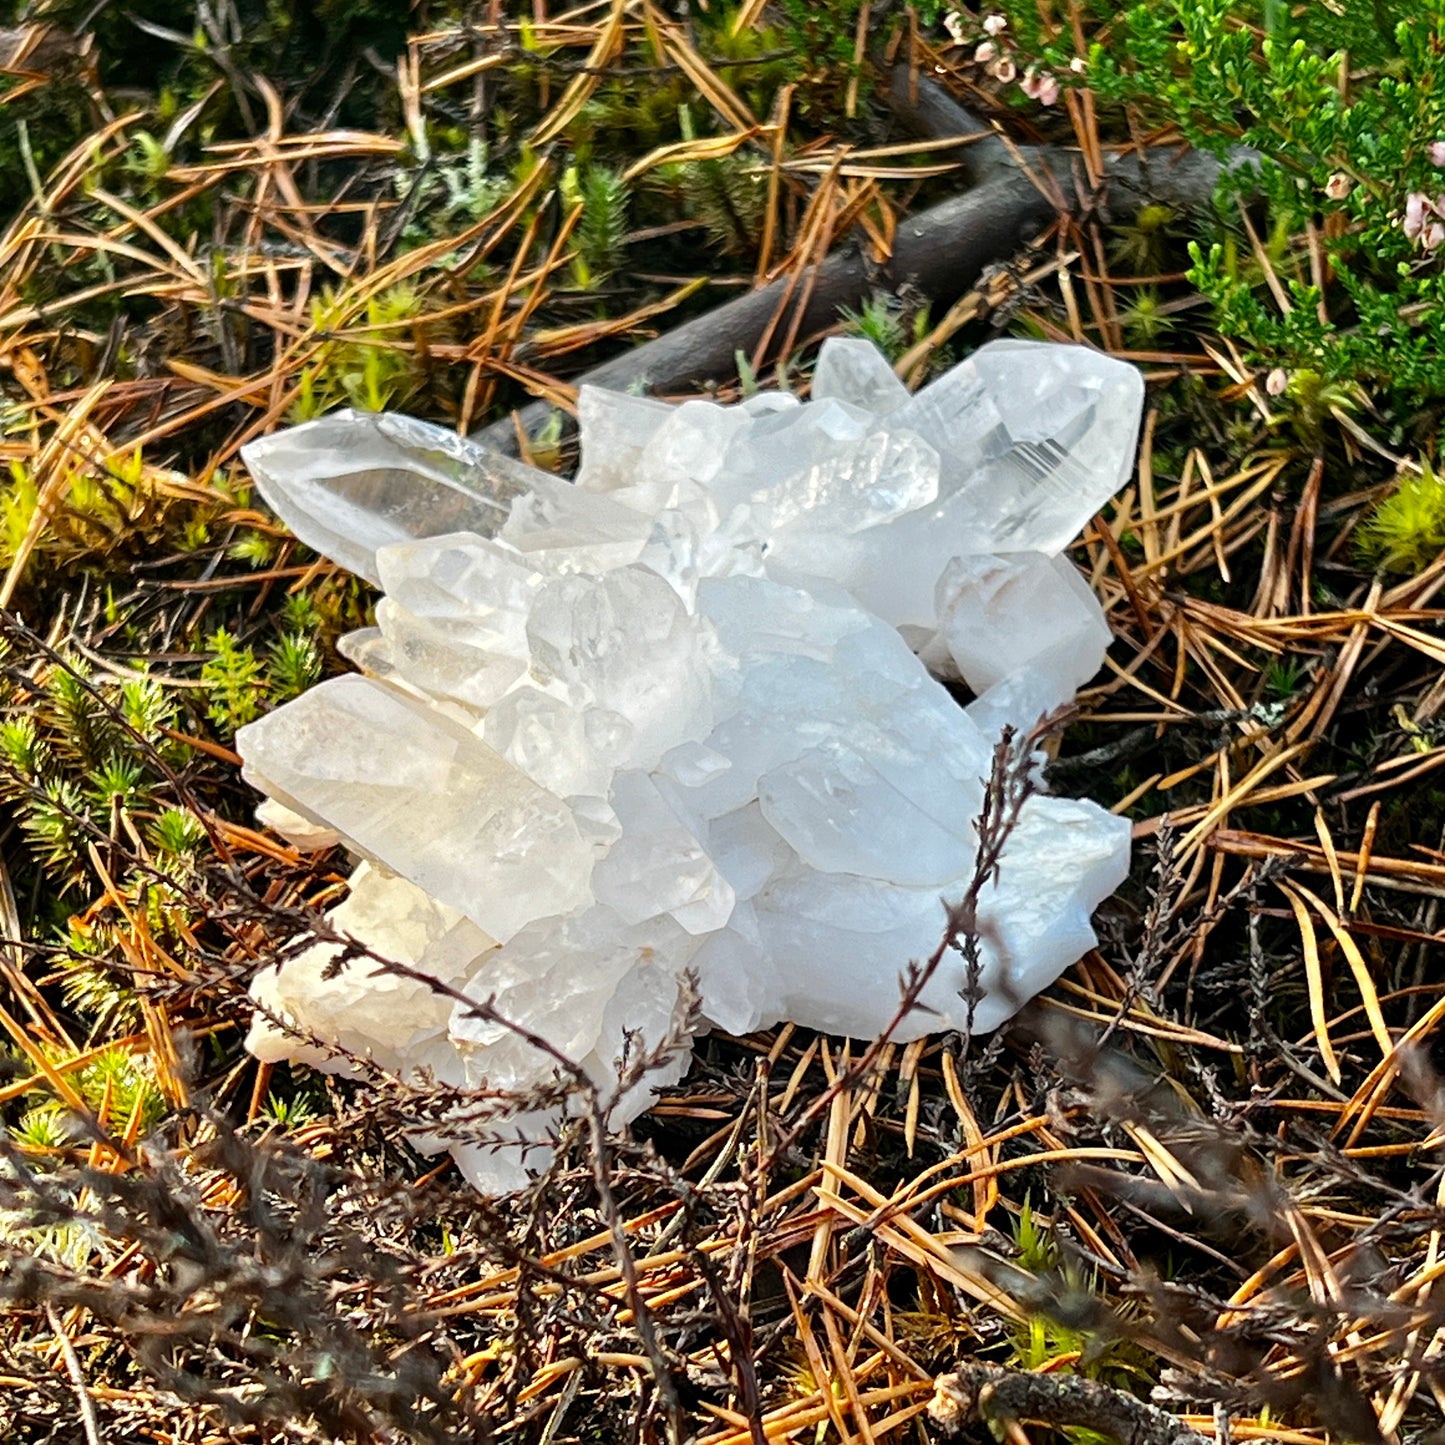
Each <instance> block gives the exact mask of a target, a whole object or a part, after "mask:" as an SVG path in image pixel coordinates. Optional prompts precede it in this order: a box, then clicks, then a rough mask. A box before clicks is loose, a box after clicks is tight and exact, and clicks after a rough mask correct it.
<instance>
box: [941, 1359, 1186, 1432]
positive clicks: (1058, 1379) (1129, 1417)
mask: <svg viewBox="0 0 1445 1445" xmlns="http://www.w3.org/2000/svg"><path fill="white" fill-rule="evenodd" d="M928 1415H929V1418H930V1419H931V1420H932V1421H933V1423H934V1424H935V1425H937V1426H938V1428H939V1429H940V1430H942V1431H943V1432H944V1433H945V1434H946V1435H956V1434H958V1433H959V1432H960V1431H962V1430H963V1429H964V1428H965V1427H966V1426H968V1425H972V1424H974V1423H976V1422H977V1423H982V1424H1006V1423H1012V1422H1017V1421H1024V1420H1033V1421H1037V1422H1039V1423H1040V1424H1043V1425H1047V1426H1049V1427H1050V1428H1051V1429H1061V1428H1065V1427H1074V1428H1076V1429H1084V1430H1093V1431H1096V1432H1097V1433H1098V1434H1100V1435H1107V1436H1108V1437H1109V1438H1110V1439H1111V1440H1119V1441H1122V1442H1123V1445H1205V1439H1204V1436H1202V1435H1200V1434H1199V1433H1198V1432H1197V1431H1195V1430H1192V1429H1190V1427H1189V1426H1188V1425H1185V1424H1183V1423H1181V1422H1180V1421H1179V1420H1177V1419H1175V1417H1174V1416H1173V1415H1171V1414H1170V1413H1169V1412H1168V1411H1167V1410H1160V1409H1159V1408H1157V1407H1156V1406H1154V1405H1148V1404H1146V1403H1145V1402H1144V1401H1143V1400H1138V1399H1135V1397H1134V1396H1133V1395H1129V1394H1126V1393H1125V1392H1124V1391H1123V1390H1116V1389H1113V1388H1112V1387H1111V1386H1109V1385H1101V1384H1099V1383H1098V1382H1097V1381H1094V1380H1084V1379H1080V1378H1079V1376H1077V1375H1035V1374H1030V1373H1028V1372H1027V1371H1024V1370H1006V1369H1003V1368H1002V1367H1001V1366H999V1365H987V1364H984V1363H982V1362H981V1361H977V1360H971V1361H968V1362H967V1363H965V1364H962V1365H960V1366H959V1367H958V1369H957V1370H955V1371H954V1372H953V1373H952V1374H951V1375H940V1376H939V1377H938V1378H937V1379H936V1380H935V1381H934V1396H933V1399H932V1401H931V1402H930V1403H929V1406H928Z"/></svg>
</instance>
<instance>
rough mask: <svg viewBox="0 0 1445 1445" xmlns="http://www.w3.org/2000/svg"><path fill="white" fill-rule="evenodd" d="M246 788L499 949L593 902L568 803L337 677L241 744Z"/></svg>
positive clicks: (472, 745) (471, 741)
mask: <svg viewBox="0 0 1445 1445" xmlns="http://www.w3.org/2000/svg"><path fill="white" fill-rule="evenodd" d="M236 744H237V747H238V748H239V749H240V750H241V755H242V757H244V758H245V759H246V769H245V775H246V778H247V780H248V781H249V782H251V783H252V784H253V785H254V786H256V787H258V788H260V789H261V790H262V791H263V792H265V793H267V794H269V795H270V796H271V797H273V798H276V799H278V800H280V801H281V802H283V803H284V804H286V806H287V807H290V808H292V809H294V810H295V811H296V812H298V813H300V814H301V815H302V816H303V817H308V818H322V819H325V820H326V821H328V822H329V823H330V824H331V825H332V826H333V827H334V828H335V829H336V831H337V832H338V833H339V834H340V835H341V836H342V837H343V838H344V839H345V840H346V842H347V843H348V844H349V845H350V846H351V847H352V848H354V849H355V850H356V851H357V852H358V853H360V854H361V855H362V856H363V857H366V858H370V859H372V860H374V861H375V862H378V863H380V864H382V865H384V866H385V867H387V868H389V869H390V870H391V871H393V872H395V873H399V874H401V875H402V876H403V877H405V878H409V879H410V880H411V881H412V882H413V883H415V884H417V885H418V886H419V887H421V888H423V889H425V890H426V891H427V892H428V893H430V894H431V895H432V896H433V897H434V898H436V899H437V900H438V901H439V902H441V903H445V904H448V905H450V906H451V907H453V908H455V909H457V910H458V911H459V912H462V913H464V914H466V915H467V916H468V917H469V918H471V919H472V920H473V922H475V923H476V924H477V925H478V927H480V928H483V929H485V930H486V932H487V933H489V934H491V936H492V937H494V938H498V939H506V938H510V937H511V936H512V934H514V933H515V932H516V931H517V930H518V929H519V928H521V927H523V926H524V925H525V924H527V923H530V922H531V921H532V920H533V919H535V918H541V917H547V916H550V915H553V914H557V913H566V912H569V911H570V910H571V909H573V908H576V907H577V906H579V905H580V904H581V903H582V902H584V901H585V900H586V898H587V896H588V890H589V881H590V874H591V864H592V855H591V852H590V850H589V849H588V847H587V845H586V843H585V842H584V840H583V839H582V836H581V834H580V833H579V832H578V831H577V825H576V823H575V821H574V820H573V818H572V814H571V812H570V810H569V809H568V808H567V805H566V804H565V803H564V802H563V801H562V800H561V799H560V798H557V797H555V796H554V795H553V794H551V793H548V792H546V791H544V790H543V789H542V788H539V787H538V786H537V785H536V784H535V783H534V782H532V780H531V779H530V778H528V777H526V776H524V775H523V774H522V773H520V772H518V771H517V770H516V769H515V768H513V767H511V766H510V765H509V764H508V763H506V762H505V761H503V759H502V758H500V757H499V756H498V755H497V754H496V753H495V752H494V751H493V750H492V749H491V748H489V747H487V745H486V744H485V743H483V742H482V740H481V739H480V738H476V737H473V736H472V735H471V734H469V733H468V732H466V731H465V730H464V729H462V728H459V727H457V726H456V725H455V724H454V723H453V722H452V721H451V720H450V719H448V718H445V717H443V716H441V715H440V714H438V713H437V712H436V711H435V710H428V709H426V708H423V707H421V706H419V705H418V704H417V703H416V702H415V701H414V700H413V699H411V698H409V697H405V696H403V695H402V694H400V693H397V692H394V691H393V690H391V689H390V688H388V687H386V686H385V685H384V684H382V683H379V682H374V681H372V680H371V679H369V678H362V677H338V678H333V679H332V680H331V681H329V682H323V683H321V684H320V685H319V686H317V687H313V688H312V689H311V690H310V691H309V692H305V693H302V695H301V696H300V697H299V698H297V699H296V701H295V702H293V703H290V704H288V705H287V706H286V707H285V708H284V709H279V710H277V711H276V712H273V713H270V714H269V715H267V716H266V717H264V718H262V719H261V720H260V721H259V722H254V723H249V724H247V726H246V727H244V728H242V729H241V730H240V731H239V732H238V733H237V734H236Z"/></svg>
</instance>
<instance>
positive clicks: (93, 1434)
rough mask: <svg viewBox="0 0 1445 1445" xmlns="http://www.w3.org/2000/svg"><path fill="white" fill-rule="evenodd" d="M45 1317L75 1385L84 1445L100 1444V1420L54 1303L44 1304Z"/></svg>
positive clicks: (78, 1359) (77, 1358)
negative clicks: (96, 1415)
mask: <svg viewBox="0 0 1445 1445" xmlns="http://www.w3.org/2000/svg"><path fill="white" fill-rule="evenodd" d="M45 1317H46V1319H48V1320H49V1321H50V1329H51V1331H52V1333H53V1334H54V1335H55V1342H56V1344H58V1345H59V1346H60V1353H61V1355H62V1356H63V1357H64V1359H65V1369H66V1373H67V1374H68V1375H69V1376H70V1382H71V1384H73V1385H74V1386H75V1398H76V1400H77V1401H78V1402H79V1404H80V1423H81V1424H82V1425H83V1426H84V1427H85V1439H86V1445H100V1422H99V1421H98V1420H97V1419H96V1417H95V1401H94V1400H92V1399H91V1398H90V1391H89V1390H88V1389H86V1386H85V1375H84V1373H83V1372H82V1370H81V1368H80V1356H79V1355H77V1354H76V1353H75V1346H74V1345H72V1344H71V1343H70V1336H69V1335H67V1334H66V1333H65V1330H64V1327H63V1326H62V1325H61V1323H60V1316H59V1315H58V1314H56V1312H55V1306H54V1305H52V1304H47V1305H46V1306H45Z"/></svg>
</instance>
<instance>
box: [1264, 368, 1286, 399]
mask: <svg viewBox="0 0 1445 1445" xmlns="http://www.w3.org/2000/svg"><path fill="white" fill-rule="evenodd" d="M1288 385H1289V372H1287V371H1286V370H1285V369H1284V367H1282V366H1276V367H1275V369H1274V370H1273V371H1272V372H1270V374H1269V375H1268V376H1267V377H1265V379H1264V389H1265V390H1266V391H1267V392H1268V393H1269V394H1270V395H1271V396H1283V395H1284V392H1285V388H1286V387H1287V386H1288Z"/></svg>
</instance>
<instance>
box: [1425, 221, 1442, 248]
mask: <svg viewBox="0 0 1445 1445" xmlns="http://www.w3.org/2000/svg"><path fill="white" fill-rule="evenodd" d="M1420 244H1421V245H1422V246H1424V248H1425V249H1426V250H1427V251H1438V250H1439V249H1440V247H1441V246H1442V245H1445V221H1431V222H1430V224H1429V225H1428V226H1426V227H1425V234H1424V235H1423V236H1421V237H1420Z"/></svg>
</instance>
